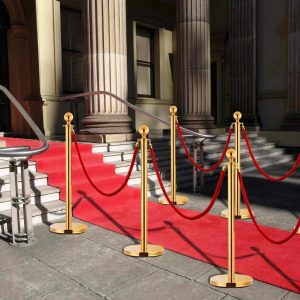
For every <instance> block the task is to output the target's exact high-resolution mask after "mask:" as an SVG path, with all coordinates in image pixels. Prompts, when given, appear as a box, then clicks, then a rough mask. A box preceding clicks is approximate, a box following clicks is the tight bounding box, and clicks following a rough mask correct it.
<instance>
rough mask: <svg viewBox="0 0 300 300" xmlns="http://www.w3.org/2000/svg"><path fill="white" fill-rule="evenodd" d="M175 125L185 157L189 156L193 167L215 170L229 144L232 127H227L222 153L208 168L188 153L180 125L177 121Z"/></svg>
mask: <svg viewBox="0 0 300 300" xmlns="http://www.w3.org/2000/svg"><path fill="white" fill-rule="evenodd" d="M176 125H177V131H178V135H179V138H180V141H181V144H182V146H183V149H184V151H185V154H186V155H187V157H188V158H189V160H190V161H191V163H192V164H193V165H194V167H195V168H197V169H198V170H200V171H201V172H211V171H213V170H215V169H216V168H217V167H218V166H219V165H220V164H221V163H222V161H223V160H224V157H225V154H226V151H227V150H228V146H229V143H230V138H231V133H232V128H230V129H229V132H228V137H227V141H226V144H225V148H224V150H223V152H222V155H221V157H220V159H219V160H218V161H217V162H216V163H215V164H214V165H213V166H211V167H210V168H203V167H201V166H200V165H198V164H197V163H196V162H195V161H194V159H193V158H192V156H191V154H190V153H189V150H188V149H187V147H186V143H185V140H184V137H183V135H182V131H181V128H180V125H179V122H178V121H177V123H176Z"/></svg>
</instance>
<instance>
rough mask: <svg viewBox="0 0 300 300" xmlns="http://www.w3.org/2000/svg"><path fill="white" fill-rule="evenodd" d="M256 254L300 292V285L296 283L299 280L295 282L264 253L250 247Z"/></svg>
mask: <svg viewBox="0 0 300 300" xmlns="http://www.w3.org/2000/svg"><path fill="white" fill-rule="evenodd" d="M250 249H252V250H253V251H254V252H256V253H257V254H258V255H259V256H260V257H261V258H262V259H263V260H264V261H265V262H266V263H267V264H268V265H269V266H270V267H272V268H273V269H274V270H275V271H276V272H277V273H278V274H279V275H280V276H282V277H283V278H284V279H285V280H286V281H287V282H289V283H290V284H291V285H292V286H293V287H294V288H295V289H297V291H299V292H300V285H298V284H297V283H296V282H299V280H294V279H292V278H291V277H289V276H288V275H287V274H286V273H284V272H283V271H282V270H281V269H280V268H279V267H278V266H276V264H274V263H273V262H272V261H271V260H270V259H269V258H268V257H267V256H266V255H265V254H264V253H262V252H261V251H260V250H259V249H258V248H257V247H250Z"/></svg>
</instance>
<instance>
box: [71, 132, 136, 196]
mask: <svg viewBox="0 0 300 300" xmlns="http://www.w3.org/2000/svg"><path fill="white" fill-rule="evenodd" d="M72 137H73V140H74V143H75V148H76V151H77V154H78V157H79V160H80V164H81V167H82V169H83V172H84V174H85V176H86V178H87V179H88V181H89V183H90V184H91V185H92V186H93V188H94V189H95V190H96V191H97V192H98V193H99V194H101V195H103V196H114V195H116V194H118V193H119V192H120V191H121V190H123V189H124V187H125V186H126V185H127V183H128V180H129V178H130V176H131V173H132V170H133V166H134V163H135V159H136V156H137V152H138V146H137V145H136V146H135V147H134V152H133V157H132V160H131V164H130V167H129V171H128V174H127V176H126V178H125V180H124V182H123V183H122V185H121V186H120V187H119V188H117V189H116V190H115V191H113V192H111V193H106V192H103V191H101V190H99V189H98V187H97V186H96V185H95V184H94V182H93V181H92V179H91V178H90V176H89V174H88V172H87V170H86V168H85V166H84V163H83V160H82V157H81V154H80V151H79V147H78V142H77V138H76V134H75V133H74V132H73V133H72Z"/></svg>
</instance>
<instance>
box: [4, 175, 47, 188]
mask: <svg viewBox="0 0 300 300" xmlns="http://www.w3.org/2000/svg"><path fill="white" fill-rule="evenodd" d="M29 180H30V186H31V187H37V186H43V185H47V183H48V175H47V174H44V173H38V172H35V173H31V172H29ZM18 188H19V189H21V188H22V185H21V174H18ZM8 191H10V178H9V175H7V176H3V177H1V180H0V192H1V193H3V192H8Z"/></svg>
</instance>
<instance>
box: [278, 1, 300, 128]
mask: <svg viewBox="0 0 300 300" xmlns="http://www.w3.org/2000/svg"><path fill="white" fill-rule="evenodd" d="M288 5H289V13H288V18H289V19H288V24H289V26H288V30H289V32H288V83H289V85H288V106H287V115H286V117H285V119H284V122H283V124H282V126H281V127H282V129H284V130H295V131H299V130H300V76H299V74H300V53H299V52H300V0H289V4H288Z"/></svg>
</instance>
